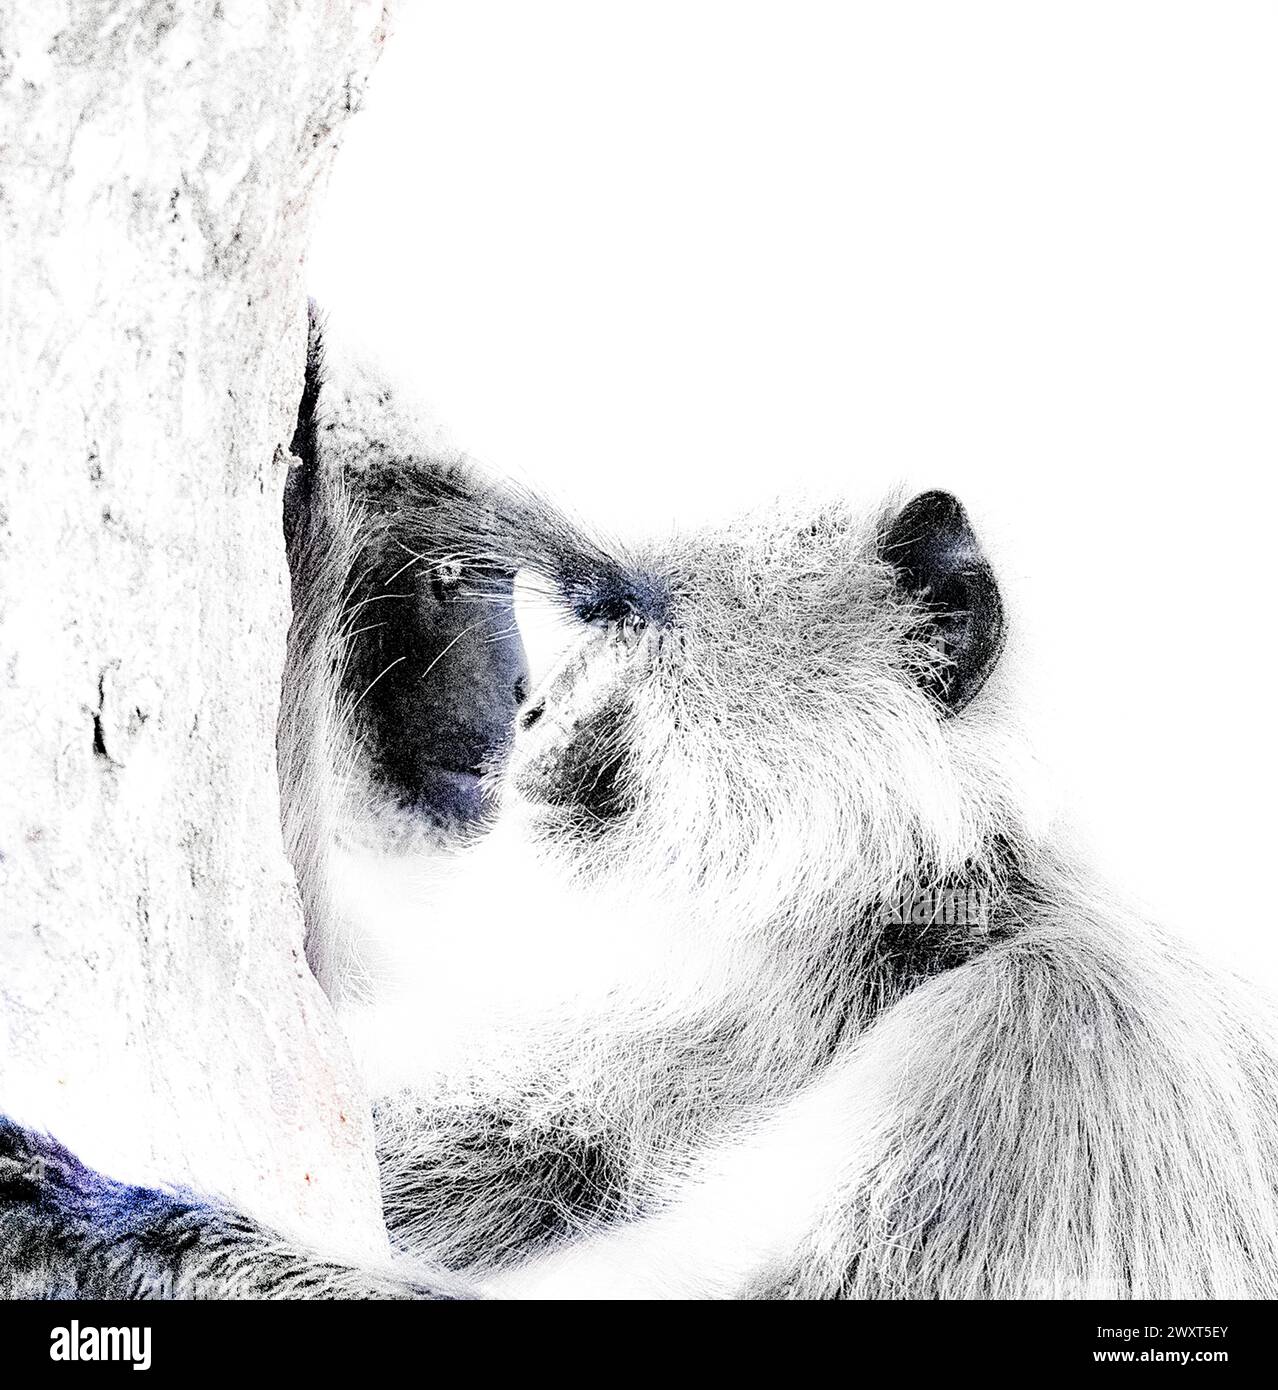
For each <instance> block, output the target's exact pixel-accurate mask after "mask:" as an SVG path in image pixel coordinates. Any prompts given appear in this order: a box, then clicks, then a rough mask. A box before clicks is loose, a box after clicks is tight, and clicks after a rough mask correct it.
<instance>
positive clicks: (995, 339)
mask: <svg viewBox="0 0 1278 1390" xmlns="http://www.w3.org/2000/svg"><path fill="white" fill-rule="evenodd" d="M1276 72H1278V7H1276V6H1274V5H1272V4H1268V3H1266V4H1245V3H1232V2H1231V3H1229V4H1224V5H1220V4H1208V3H1205V0H1204V3H1198V4H1192V5H1186V4H1177V3H1171V0H1159V3H1149V4H1135V3H1122V2H1121V0H1107V2H1106V3H1079V0H1072V2H1071V3H1069V4H1050V5H1049V4H1027V3H1008V4H973V3H964V4H961V5H959V4H911V3H903V2H902V0H891V3H886V2H885V3H880V4H850V3H843V4H816V3H793V0H789V2H788V3H784V4H783V3H779V0H777V2H776V3H768V4H752V3H741V0H736V3H719V0H713V2H711V0H682V3H665V2H663V3H655V2H654V0H645V3H643V4H638V3H628V4H626V3H607V4H604V3H598V0H595V3H571V4H570V3H561V2H559V0H539V3H536V4H529V3H513V0H507V2H506V3H493V2H492V0H448V2H447V3H421V2H420V0H419V3H416V4H412V3H407V4H404V5H403V6H402V8H401V13H400V19H399V24H398V32H397V33H396V34H395V35H394V36H393V37H392V39H391V41H390V43H389V44H388V47H387V51H386V53H385V55H384V57H383V59H382V63H381V67H380V70H379V73H378V74H377V76H376V78H375V80H374V86H373V90H372V93H371V96H370V100H369V103H368V107H367V109H366V111H365V112H364V114H362V115H361V116H360V117H359V118H358V119H357V120H356V121H355V122H354V123H353V125H352V127H351V130H350V134H349V139H348V142H347V145H346V148H345V151H344V153H343V155H342V156H341V159H340V162H339V165H338V168H337V173H336V176H335V179H334V182H333V185H332V188H331V192H330V195H329V201H328V204H327V208H326V212H325V215H324V221H323V224H322V226H321V228H320V235H319V238H318V242H317V245H316V248H315V253H314V256H313V260H312V264H311V276H310V278H311V284H312V287H313V291H314V292H315V293H316V294H317V295H318V296H319V297H320V298H321V300H322V301H323V302H324V303H325V304H326V306H328V307H329V308H330V309H331V310H332V311H333V315H334V319H335V320H341V321H344V322H345V324H346V326H347V327H348V329H349V328H351V327H352V326H353V327H354V329H355V331H356V332H357V333H358V335H359V336H362V337H363V338H364V339H366V340H367V341H368V342H370V343H372V344H374V345H376V348H377V351H378V352H379V353H380V354H381V355H382V356H383V357H384V358H386V359H387V360H388V361H389V362H391V363H392V365H393V366H394V368H395V369H396V370H397V371H398V372H400V373H401V374H402V375H403V376H404V377H405V378H406V379H408V380H409V381H411V382H413V383H414V384H415V386H416V388H417V389H418V390H420V391H422V392H424V394H425V395H426V396H427V397H428V399H429V400H430V401H431V402H432V404H433V405H434V407H435V409H436V411H437V413H438V415H439V416H440V418H441V419H443V420H444V421H446V422H447V423H448V424H449V426H450V427H451V430H452V433H453V434H454V436H455V437H456V439H457V441H458V442H459V443H460V444H462V445H463V446H464V447H465V448H467V449H468V450H469V451H470V452H471V453H473V454H476V455H478V456H480V457H481V458H484V459H486V460H488V461H489V462H491V463H492V464H494V465H495V466H497V467H499V468H501V469H504V470H506V471H511V472H516V473H521V474H523V475H526V476H528V477H530V478H533V479H536V480H538V481H539V482H543V483H550V484H552V485H553V486H554V488H555V489H556V490H557V491H558V492H559V494H560V495H562V496H564V497H566V498H567V499H569V500H571V502H572V503H573V504H574V506H575V507H576V508H577V510H579V511H580V512H582V513H584V514H585V515H587V516H596V517H600V518H602V519H605V520H607V521H610V522H613V523H616V524H617V525H619V526H622V527H624V526H630V525H643V526H647V525H651V524H654V523H655V524H662V525H664V524H667V523H668V522H669V521H670V519H671V518H678V519H699V518H702V517H705V516H707V515H717V514H727V513H730V512H732V511H733V510H736V509H738V508H740V507H741V506H742V505H743V504H746V503H749V502H751V501H755V500H758V499H761V498H767V497H769V496H771V495H775V494H776V493H777V492H779V491H783V490H788V489H791V488H794V487H803V486H812V487H817V488H821V489H824V490H829V489H830V488H832V487H833V488H839V489H843V490H847V491H850V492H852V493H853V494H855V495H857V496H867V497H873V496H876V495H878V494H880V493H882V492H884V491H886V490H887V489H889V488H891V487H893V486H894V485H896V484H900V483H904V484H908V485H909V486H911V487H915V488H921V487H926V486H944V487H948V488H951V489H952V490H954V491H956V492H958V493H959V494H960V495H961V496H963V497H964V499H965V500H966V501H967V502H968V504H969V507H970V509H971V510H972V512H973V514H974V515H975V516H976V517H977V518H978V520H979V523H980V528H981V530H982V534H983V535H984V536H985V538H986V540H987V542H988V546H989V548H990V550H991V551H992V553H993V554H994V555H995V557H996V560H997V563H998V567H999V570H1000V573H1001V574H1002V576H1003V580H1004V587H1005V589H1006V590H1007V592H1008V597H1009V600H1010V601H1011V602H1012V604H1013V605H1014V613H1015V622H1016V629H1015V630H1016V635H1017V637H1018V646H1019V647H1020V649H1021V655H1020V656H1019V657H1018V658H1017V659H1018V661H1019V664H1020V665H1022V666H1023V667H1024V670H1023V673H1022V676H1021V678H1022V679H1023V680H1024V682H1025V688H1026V693H1027V699H1028V700H1029V702H1030V708H1031V709H1032V710H1033V711H1034V715H1033V718H1034V721H1035V725H1036V728H1037V730H1038V734H1039V738H1040V741H1041V744H1042V746H1043V748H1044V749H1045V750H1047V752H1048V756H1049V758H1050V760H1051V762H1052V763H1053V764H1054V766H1055V768H1056V770H1057V771H1058V773H1059V775H1060V779H1061V781H1062V784H1063V786H1064V788H1065V790H1066V797H1067V804H1070V805H1072V808H1073V814H1074V816H1075V818H1076V819H1077V820H1078V821H1079V822H1080V823H1081V824H1082V825H1083V827H1084V828H1085V830H1086V832H1087V834H1088V835H1089V837H1090V839H1091V841H1092V843H1093V844H1094V846H1095V848H1096V851H1097V854H1098V855H1099V857H1100V858H1101V860H1102V861H1103V862H1104V864H1105V866H1106V868H1107V869H1108V871H1109V872H1110V874H1111V876H1113V877H1114V878H1116V879H1117V880H1119V881H1120V882H1121V883H1122V884H1123V886H1125V887H1126V888H1127V889H1129V890H1130V891H1131V892H1133V893H1134V894H1135V895H1137V896H1138V897H1139V898H1141V899H1143V900H1144V901H1145V902H1147V903H1148V904H1150V905H1151V906H1152V907H1153V908H1154V909H1155V910H1156V911H1157V912H1158V913H1159V914H1160V915H1161V916H1162V917H1164V918H1165V919H1166V920H1168V921H1169V922H1171V923H1173V924H1175V925H1177V926H1179V927H1180V928H1181V929H1182V930H1183V931H1184V932H1186V933H1187V934H1189V935H1191V936H1193V937H1194V938H1195V939H1197V940H1198V941H1199V942H1200V943H1202V944H1203V945H1204V946H1205V947H1207V949H1209V950H1210V951H1212V952H1213V953H1215V954H1216V955H1218V956H1223V957H1225V958H1227V959H1230V960H1231V961H1233V962H1235V963H1237V964H1239V965H1241V966H1242V967H1243V968H1244V969H1245V970H1247V972H1248V973H1251V974H1253V975H1257V976H1260V977H1263V978H1265V979H1266V980H1267V981H1268V982H1269V983H1270V984H1271V985H1273V984H1276V983H1278V942H1276V941H1275V939H1274V936H1275V933H1274V928H1275V915H1276V914H1275V912H1274V900H1275V894H1274V891H1273V889H1272V888H1271V887H1270V885H1269V882H1268V875H1269V866H1270V859H1271V846H1272V844H1273V839H1274V835H1273V831H1274V816H1273V812H1272V806H1273V794H1274V786H1275V771H1276V768H1275V757H1274V740H1273V737H1272V732H1271V729H1272V723H1271V721H1272V709H1273V703H1274V701H1273V695H1274V679H1273V678H1274V662H1273V659H1272V655H1271V651H1272V639H1271V627H1272V617H1271V612H1272V603H1271V597H1270V590H1271V585H1272V578H1273V569H1274V566H1273V561H1272V559H1271V553H1270V544H1271V535H1272V530H1273V524H1274V515H1275V512H1274V508H1275V495H1274V494H1275V489H1274V484H1273V473H1274V465H1275V462H1276V455H1278V401H1276V399H1275V394H1276V393H1275V382H1276V381H1278V182H1276V177H1275V176H1276V170H1275V155H1276V153H1278V149H1276V146H1278V79H1276V78H1275V73H1276Z"/></svg>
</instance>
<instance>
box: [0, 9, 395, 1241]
mask: <svg viewBox="0 0 1278 1390" xmlns="http://www.w3.org/2000/svg"><path fill="white" fill-rule="evenodd" d="M382 32H383V14H382V6H381V4H380V3H371V4H370V3H361V0H293V2H292V3H289V2H288V0H165V2H164V3H160V2H159V0H156V2H155V3H149V2H148V0H134V3H129V0H40V3H32V0H0V118H2V126H0V140H2V141H3V145H2V147H0V343H2V345H3V358H2V362H3V366H2V379H0V1113H8V1114H9V1115H10V1116H11V1117H13V1118H15V1119H17V1120H19V1121H20V1122H22V1123H25V1124H28V1125H33V1126H36V1127H39V1128H41V1129H46V1130H48V1131H49V1132H50V1133H52V1134H53V1135H54V1136H55V1137H56V1138H58V1139H60V1140H61V1141H62V1142H64V1143H65V1144H67V1145H68V1146H69V1147H70V1148H71V1149H72V1150H73V1151H76V1152H77V1153H78V1154H79V1155H80V1157H81V1158H83V1159H84V1160H85V1161H86V1162H89V1163H91V1164H93V1165H96V1166H99V1167H101V1168H103V1169H104V1170H106V1171H107V1172H109V1173H111V1174H112V1175H113V1176H118V1177H122V1178H126V1179H130V1180H146V1181H164V1182H170V1183H184V1184H190V1185H193V1186H194V1187H196V1188H198V1189H202V1190H206V1191H209V1192H216V1193H219V1194H222V1195H224V1196H226V1197H229V1198H231V1199H232V1200H234V1201H235V1202H236V1203H238V1204H239V1205H240V1206H242V1207H243V1208H245V1209H247V1210H248V1211H249V1212H250V1213H252V1214H255V1215H257V1216H259V1217H261V1218H264V1219H266V1220H267V1221H270V1222H273V1223H276V1224H278V1225H280V1226H282V1227H285V1228H287V1229H288V1230H290V1231H292V1232H296V1233H299V1234H302V1235H306V1236H310V1237H312V1238H315V1239H320V1240H322V1241H323V1243H324V1244H325V1245H326V1246H328V1247H330V1248H333V1247H339V1246H340V1247H342V1248H343V1249H345V1250H350V1251H354V1250H358V1249H365V1250H372V1249H375V1248H377V1247H378V1245H379V1243H380V1242H382V1241H383V1240H384V1236H383V1234H382V1228H381V1221H380V1215H379V1207H378V1201H377V1190H376V1172H375V1166H374V1159H373V1152H372V1143H371V1136H370V1125H369V1116H368V1111H367V1106H366V1104H365V1102H364V1100H363V1099H362V1097H361V1095H360V1093H359V1089H358V1086H357V1084H356V1082H355V1078H354V1073H353V1071H352V1069H351V1067H350V1063H349V1059H348V1057H347V1054H346V1052H345V1050H344V1047H343V1046H342V1045H341V1043H340V1042H339V1040H338V1035H337V1033H336V1031H335V1028H334V1025H333V1021H332V1018H331V1016H330V1013H329V1009H328V1006H327V1003H326V1001H325V1000H324V999H323V997H322V995H321V994H320V993H319V991H318V989H317V987H316V985H315V983H314V981H313V980H312V978H311V976H310V975H309V973H308V971H307V969H306V965H305V961H304V959H303V955H302V922H301V915H300V909H299V906H298V899H297V894H296V892H295V888H294V884H293V880H292V875H291V872H290V870H289V868H288V865H287V863H286V862H285V859H284V857H283V853H282V849H281V838H280V829H279V808H278V794H277V790H276V784H275V754H274V731H275V721H276V713H277V705H278V700H279V690H280V671H281V662H282V655H283V649H284V638H285V632H286V627H287V623H288V613H289V606H288V578H287V570H286V567H285V561H284V551H283V544H282V539H281V527H280V502H281V490H282V486H283V479H284V472H285V468H286V463H287V457H288V456H287V443H288V439H289V437H290V434H291V430H292V424H293V418H294V416H295V412H296V408H297V401H298V397H299V395H300V391H301V379H302V361H303V345H304V339H305V331H306V312H305V298H304V291H303V283H302V264H301V262H302V255H303V251H304V248H305V244H306V238H307V232H308V221H309V215H310V207H311V205H312V203H313V202H314V200H315V198H316V195H317V193H318V191H319V190H320V188H321V186H322V184H323V181H324V178H325V176H326V174H327V171H328V168H329V165H330V162H331V160H332V156H333V153H334V149H335V146H336V142H337V137H338V133H339V131H340V129H341V127H342V126H343V124H344V123H345V121H346V119H347V117H348V115H349V113H350V112H351V110H352V108H353V106H354V105H355V104H357V101H358V99H359V95H360V93H361V91H362V89H363V86H364V84H365V81H366V79H367V77H368V74H369V72H370V70H371V67H372V64H373V61H374V58H375V55H376V52H377V50H378V47H379V45H380V43H381V39H382Z"/></svg>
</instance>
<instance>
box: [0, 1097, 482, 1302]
mask: <svg viewBox="0 0 1278 1390" xmlns="http://www.w3.org/2000/svg"><path fill="white" fill-rule="evenodd" d="M472 1296H473V1295H471V1294H470V1293H469V1292H468V1291H467V1290H466V1289H465V1288H463V1287H462V1285H461V1284H459V1283H458V1282H457V1281H456V1280H455V1279H453V1278H452V1277H451V1276H450V1275H447V1274H444V1273H439V1274H436V1273H435V1272H434V1271H431V1272H429V1273H426V1274H421V1275H415V1274H414V1273H413V1272H406V1273H400V1272H397V1271H396V1270H395V1269H394V1268H392V1267H390V1266H389V1265H388V1266H386V1267H383V1268H364V1267H360V1266H357V1265H352V1264H347V1263H344V1262H342V1261H340V1260H332V1259H326V1258H324V1257H322V1256H320V1255H318V1254H315V1253H312V1252H310V1251H308V1250H306V1249H304V1248H302V1247H301V1246H299V1245H296V1244H295V1243H293V1242H291V1241H289V1240H287V1239H285V1238H284V1237H281V1236H279V1235H277V1234H275V1233H274V1232H272V1231H270V1230H267V1229H266V1228H265V1227H262V1226H260V1225H258V1224H257V1223H256V1222H255V1221H252V1220H251V1219H249V1218H248V1217H246V1216H243V1215H241V1214H240V1213H238V1212H235V1211H232V1210H230V1209H229V1208H227V1207H225V1206H222V1205H220V1204H218V1203H213V1202H208V1201H205V1200H203V1199H201V1198H198V1197H195V1196H193V1195H192V1194H189V1193H183V1192H162V1191H157V1190H154V1189H151V1188H145V1187H132V1186H129V1185H127V1184H124V1183H118V1182H114V1181H112V1180H111V1179H109V1178H105V1177H103V1176H102V1175H101V1174H99V1173H95V1172H93V1171H92V1170H91V1169H88V1168H86V1167H85V1166H84V1165H83V1164H82V1163H80V1162H79V1161H78V1160H77V1159H76V1158H75V1157H74V1156H73V1155H72V1154H70V1153H68V1152H67V1150H66V1149H64V1148H63V1147H62V1146H61V1145H60V1144H58V1143H56V1142H55V1141H54V1140H52V1139H49V1138H47V1137H45V1136H41V1135H38V1134H35V1133H33V1132H32V1131H30V1130H26V1129H22V1128H20V1127H19V1126H17V1125H15V1124H13V1123H12V1122H11V1121H9V1120H7V1119H5V1118H4V1117H3V1116H0V1297H5V1298H89V1299H134V1298H310V1299H328V1298H367V1299H427V1300H434V1299H459V1298H467V1297H472Z"/></svg>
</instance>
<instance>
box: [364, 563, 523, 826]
mask: <svg viewBox="0 0 1278 1390" xmlns="http://www.w3.org/2000/svg"><path fill="white" fill-rule="evenodd" d="M395 558H396V557H395V556H387V557H385V558H379V559H378V562H377V563H376V565H375V566H373V567H372V569H371V571H370V575H369V577H368V578H366V579H365V580H364V582H363V583H362V584H361V585H360V586H359V590H358V592H357V594H356V596H355V599H354V603H355V604H356V605H358V606H357V607H355V608H354V609H353V612H354V618H353V620H352V622H351V632H352V638H351V646H350V655H349V662H348V666H347V669H346V672H345V673H344V679H343V683H344V688H345V690H346V693H347V695H348V697H349V698H350V700H351V702H352V709H353V712H354V718H353V723H354V725H355V727H356V729H357V730H358V733H359V737H360V739H361V740H362V743H361V759H362V761H363V763H364V766H365V767H366V768H367V769H368V772H369V775H370V777H371V780H372V782H373V789H374V791H375V793H376V794H377V795H379V796H382V795H384V796H385V797H386V798H387V799H388V800H389V801H390V802H392V803H393V805H394V806H395V808H396V809H397V810H399V811H402V812H406V813H407V814H408V817H409V820H410V823H412V822H418V823H420V825H421V826H422V827H423V828H424V829H427V830H429V831H432V832H435V833H437V834H441V835H444V836H448V835H453V834H460V833H465V832H467V831H470V830H473V829H475V828H477V827H479V826H480V825H482V824H483V823H484V821H485V819H486V816H487V814H488V812H489V811H490V809H491V807H490V805H489V801H488V798H487V797H486V795H485V792H484V782H483V778H484V775H485V774H486V773H492V772H493V771H495V770H497V769H499V768H500V767H501V765H502V764H503V762H504V760H505V758H506V756H507V753H508V751H509V747H510V740H511V733H512V729H513V725H514V719H515V712H516V709H517V708H518V706H519V704H520V702H521V701H522V700H524V698H525V697H526V695H527V693H528V688H527V682H528V667H527V661H526V659H525V655H524V649H523V644H522V642H521V641H520V638H519V633H518V630H517V628H516V625H515V616H514V610H513V607H512V581H511V580H510V579H509V578H506V579H502V578H494V577H493V576H492V575H491V574H487V575H485V577H484V578H483V580H482V582H480V581H478V580H477V579H476V578H475V577H474V576H473V575H470V574H468V573H467V572H466V571H465V570H464V569H462V568H461V567H459V566H457V565H435V566H428V565H427V564H425V563H424V562H418V561H415V560H414V559H413V557H412V555H411V553H410V554H408V555H405V556H400V557H399V561H400V563H397V564H395V565H394V567H393V568H392V566H391V563H390V561H391V560H393V559H395ZM396 571H398V572H396Z"/></svg>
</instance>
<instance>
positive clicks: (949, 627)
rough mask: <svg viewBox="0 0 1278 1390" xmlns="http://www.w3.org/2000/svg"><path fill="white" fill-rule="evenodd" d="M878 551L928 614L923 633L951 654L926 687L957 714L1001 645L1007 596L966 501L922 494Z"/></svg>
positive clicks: (982, 681) (945, 494)
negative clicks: (1002, 592)
mask: <svg viewBox="0 0 1278 1390" xmlns="http://www.w3.org/2000/svg"><path fill="white" fill-rule="evenodd" d="M880 553H881V554H882V556H883V558H884V559H885V560H886V561H887V562H888V563H889V564H890V565H892V566H893V567H894V568H895V570H896V573H897V579H898V582H899V583H900V585H901V587H902V588H903V589H905V590H906V591H908V592H909V593H910V594H911V595H912V597H913V598H914V599H915V601H916V602H917V603H918V604H919V605H920V607H921V608H922V609H923V611H924V612H925V613H926V615H927V620H926V621H927V630H926V632H924V633H921V634H920V636H922V637H923V639H924V640H925V641H927V642H929V643H930V644H931V645H932V646H933V647H934V648H935V649H936V651H937V652H938V653H939V654H940V655H941V656H943V657H944V658H945V660H944V662H943V663H940V664H938V665H937V666H935V667H934V668H933V669H932V671H931V672H930V673H929V674H928V675H926V676H925V677H924V679H923V687H924V689H925V690H927V691H928V693H929V694H930V695H932V696H933V698H934V699H935V700H936V701H937V702H938V703H939V704H940V706H941V707H942V709H943V710H945V711H946V713H948V714H957V713H958V711H959V710H961V709H962V708H963V707H964V705H966V704H968V703H969V701H971V699H972V698H973V696H975V695H976V693H977V691H979V690H980V688H981V687H982V686H983V685H984V684H985V681H986V678H987V677H988V676H989V674H990V672H991V671H992V670H993V669H994V664H995V662H996V661H997V660H998V658H999V653H1000V652H1001V651H1002V650H1003V602H1002V600H1001V599H1000V598H999V593H998V585H997V583H996V582H995V580H994V571H993V570H992V569H991V568H990V564H989V561H988V560H987V559H986V558H985V554H984V552H983V551H982V550H981V547H980V544H979V543H978V541H977V539H976V534H975V532H973V530H972V526H971V523H970V522H969V521H968V519H967V513H966V512H965V511H964V510H963V505H962V503H961V502H960V501H959V500H958V498H957V497H953V496H951V495H950V494H949V493H948V492H924V493H920V494H919V496H918V497H916V498H915V499H914V500H913V501H912V502H909V503H907V504H906V506H905V507H904V508H903V509H902V511H901V512H900V514H899V515H898V516H897V517H896V518H895V520H893V521H891V522H890V523H889V524H888V526H887V529H886V531H885V533H884V535H883V539H882V542H881V547H880Z"/></svg>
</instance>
